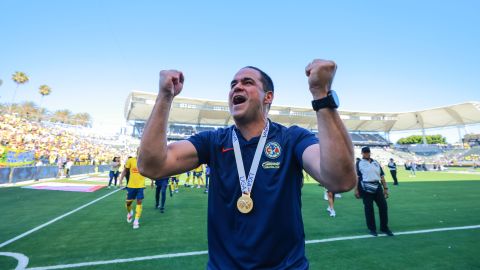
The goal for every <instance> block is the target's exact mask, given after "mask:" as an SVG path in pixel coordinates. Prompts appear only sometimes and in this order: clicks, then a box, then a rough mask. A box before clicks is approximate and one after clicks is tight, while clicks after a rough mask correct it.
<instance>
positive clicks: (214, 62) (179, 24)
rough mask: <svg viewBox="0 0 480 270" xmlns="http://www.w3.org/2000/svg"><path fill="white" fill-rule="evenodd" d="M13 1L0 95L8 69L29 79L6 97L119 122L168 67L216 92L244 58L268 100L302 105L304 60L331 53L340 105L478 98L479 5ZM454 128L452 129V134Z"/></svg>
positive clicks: (3, 11) (3, 25) (415, 104)
mask: <svg viewBox="0 0 480 270" xmlns="http://www.w3.org/2000/svg"><path fill="white" fill-rule="evenodd" d="M386 2H387V1H241V2H240V1H239V2H230V1H191V2H189V1H168V2H167V1H33V0H32V1H13V0H3V1H1V2H0V79H2V80H3V85H2V86H0V102H10V101H11V100H12V97H13V89H14V88H15V84H14V83H13V82H12V81H11V79H10V77H11V74H12V73H13V72H15V71H17V70H19V71H23V72H26V73H27V74H28V75H29V76H30V82H29V83H28V84H26V85H24V86H21V87H20V88H19V91H18V94H17V98H16V101H23V100H32V101H35V102H37V103H38V102H39V101H40V95H39V94H38V86H39V85H41V84H48V85H50V86H51V87H52V90H53V92H52V95H51V96H48V97H46V98H45V100H44V102H43V105H44V106H45V107H47V108H49V109H50V110H56V109H64V108H68V109H70V110H72V111H73V112H89V113H90V114H91V115H92V116H93V117H94V119H95V121H96V123H97V124H98V123H101V124H102V125H103V126H105V127H107V126H108V127H118V126H119V125H121V124H124V118H123V107H124V103H125V99H126V97H127V95H128V93H130V92H131V91H132V90H142V91H148V92H156V91H157V85H158V73H159V71H160V70H162V69H170V68H175V69H180V70H182V71H183V72H184V73H185V77H186V83H185V87H184V91H183V92H182V95H183V96H185V97H197V98H207V99H216V100H222V99H225V100H226V99H227V93H228V88H229V82H230V80H231V79H232V77H233V74H234V73H235V72H236V71H237V70H238V69H239V68H241V67H243V66H246V65H254V66H258V67H260V68H262V69H263V70H265V71H266V72H267V73H268V74H269V75H270V76H271V77H272V78H273V80H274V83H275V88H276V91H275V92H276V93H275V94H276V96H275V100H274V104H278V105H293V106H309V104H310V100H311V96H310V94H309V91H308V86H307V79H306V77H305V75H304V67H305V66H306V64H307V63H308V62H309V61H311V60H312V59H314V58H326V59H332V60H335V61H336V62H337V64H338V70H337V74H336V78H335V81H334V85H333V88H334V89H336V90H337V92H338V93H339V96H340V98H341V103H342V107H341V109H343V110H358V111H379V112H380V111H387V112H392V111H393V112H397V111H412V110H419V109H426V108H430V107H438V106H444V105H450V104H453V103H461V102H465V101H479V100H480V89H479V86H480V68H479V67H478V63H480V50H479V48H480V27H479V26H480V16H478V11H479V10H480V2H479V1H388V3H386ZM454 134H456V131H455V132H454Z"/></svg>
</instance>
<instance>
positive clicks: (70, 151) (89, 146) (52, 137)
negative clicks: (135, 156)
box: [0, 114, 122, 164]
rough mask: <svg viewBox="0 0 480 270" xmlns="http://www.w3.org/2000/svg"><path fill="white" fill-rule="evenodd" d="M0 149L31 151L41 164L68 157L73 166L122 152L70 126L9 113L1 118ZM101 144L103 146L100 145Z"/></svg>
mask: <svg viewBox="0 0 480 270" xmlns="http://www.w3.org/2000/svg"><path fill="white" fill-rule="evenodd" d="M0 139H1V143H2V147H3V148H4V149H8V150H14V151H34V152H35V158H36V159H37V160H41V161H42V162H43V164H54V163H55V161H56V160H57V159H58V158H62V159H63V160H66V159H67V158H69V159H72V160H74V161H75V163H76V164H89V163H93V162H95V163H96V164H101V163H107V162H110V160H111V159H112V157H113V156H121V154H122V152H121V151H120V150H119V149H115V148H113V147H111V146H109V145H107V144H105V143H104V141H105V139H107V138H104V137H101V136H98V135H94V134H92V133H85V132H80V131H78V132H77V130H76V129H75V128H72V127H71V126H69V127H65V126H62V125H61V124H60V125H59V124H54V123H50V122H46V123H44V122H42V123H40V122H36V121H30V120H27V119H24V118H21V117H17V116H15V115H12V114H4V115H0ZM100 141H102V143H100Z"/></svg>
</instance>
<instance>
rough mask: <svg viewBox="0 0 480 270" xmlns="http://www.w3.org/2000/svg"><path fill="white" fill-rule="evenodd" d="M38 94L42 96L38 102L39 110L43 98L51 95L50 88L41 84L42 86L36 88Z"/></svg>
mask: <svg viewBox="0 0 480 270" xmlns="http://www.w3.org/2000/svg"><path fill="white" fill-rule="evenodd" d="M38 92H39V93H40V95H42V99H41V100H40V108H41V107H42V104H43V97H44V96H48V95H50V94H51V93H52V88H50V86H48V85H46V84H43V85H40V87H39V88H38Z"/></svg>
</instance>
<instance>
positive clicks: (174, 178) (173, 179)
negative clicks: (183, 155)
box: [170, 174, 180, 196]
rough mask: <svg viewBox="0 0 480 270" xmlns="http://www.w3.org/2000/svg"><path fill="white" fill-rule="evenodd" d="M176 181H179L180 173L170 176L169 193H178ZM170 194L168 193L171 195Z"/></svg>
mask: <svg viewBox="0 0 480 270" xmlns="http://www.w3.org/2000/svg"><path fill="white" fill-rule="evenodd" d="M178 182H180V174H177V175H173V176H172V177H170V193H172V192H175V193H178ZM171 195H172V194H170V196H171Z"/></svg>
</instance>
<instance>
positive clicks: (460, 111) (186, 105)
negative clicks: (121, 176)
mask: <svg viewBox="0 0 480 270" xmlns="http://www.w3.org/2000/svg"><path fill="white" fill-rule="evenodd" d="M156 97H157V94H156V93H147V92H139V91H134V92H132V93H130V94H129V95H128V98H127V100H126V103H125V110H124V114H125V118H126V119H127V120H128V121H145V120H147V119H148V117H149V116H150V113H151V111H152V109H153V105H154V104H155V99H156ZM339 113H340V117H341V118H342V120H343V122H344V123H345V125H346V127H347V129H348V130H350V131H366V132H390V131H402V130H415V129H429V128H441V127H451V126H464V125H471V124H480V102H477V101H475V102H465V103H461V104H455V105H450V106H446V107H440V108H433V109H427V110H420V111H415V112H388V113H383V112H352V111H342V110H340V111H339ZM269 118H270V119H271V120H272V121H275V122H278V123H281V124H283V125H285V126H290V125H298V126H302V127H304V128H308V129H314V128H316V125H317V120H316V116H315V113H314V112H313V111H312V109H311V108H301V107H289V106H274V105H272V107H271V108H270V113H269ZM169 122H171V123H179V124H191V125H200V126H212V125H213V126H216V125H220V126H225V125H230V124H233V119H232V118H231V117H230V112H229V109H228V103H227V102H226V101H215V100H204V99H197V98H186V97H180V96H177V97H175V99H174V101H173V104H172V110H171V112H170V118H169Z"/></svg>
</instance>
